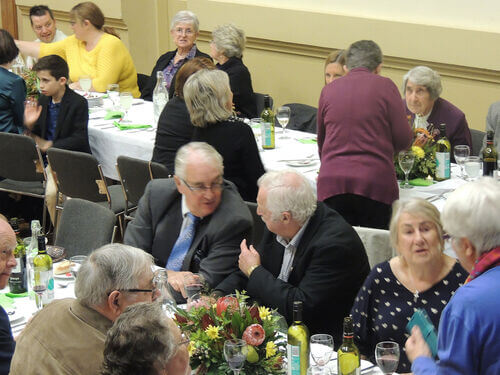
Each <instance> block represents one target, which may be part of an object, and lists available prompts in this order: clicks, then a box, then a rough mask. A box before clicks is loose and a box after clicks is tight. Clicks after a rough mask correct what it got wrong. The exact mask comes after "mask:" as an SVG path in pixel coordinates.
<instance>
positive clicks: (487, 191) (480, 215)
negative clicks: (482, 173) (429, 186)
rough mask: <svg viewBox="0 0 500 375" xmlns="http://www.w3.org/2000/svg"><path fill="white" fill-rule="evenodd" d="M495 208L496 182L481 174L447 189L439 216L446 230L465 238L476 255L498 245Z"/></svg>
mask: <svg viewBox="0 0 500 375" xmlns="http://www.w3.org/2000/svg"><path fill="white" fill-rule="evenodd" d="M499 212H500V183H499V182H498V181H495V180H494V179H493V178H491V177H484V178H481V179H479V180H477V181H474V182H470V183H467V184H465V185H462V186H460V187H459V188H458V189H457V190H455V191H454V192H453V193H451V194H450V196H449V197H448V199H447V200H446V204H445V206H444V209H443V214H442V215H441V216H442V220H443V224H444V229H445V230H446V232H447V233H448V234H449V235H450V236H452V237H455V238H467V239H468V240H469V241H470V242H471V243H472V244H473V245H474V247H475V248H476V252H477V255H478V256H479V255H481V254H482V253H485V252H487V251H490V250H491V249H494V248H495V247H498V246H500V220H499V219H498V213H499Z"/></svg>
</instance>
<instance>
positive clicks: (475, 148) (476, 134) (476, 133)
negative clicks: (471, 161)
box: [470, 129, 486, 156]
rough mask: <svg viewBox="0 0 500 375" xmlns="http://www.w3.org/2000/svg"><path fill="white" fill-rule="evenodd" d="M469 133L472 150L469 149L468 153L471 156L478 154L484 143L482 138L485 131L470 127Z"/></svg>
mask: <svg viewBox="0 0 500 375" xmlns="http://www.w3.org/2000/svg"><path fill="white" fill-rule="evenodd" d="M470 135H471V138H472V150H470V151H471V152H470V154H471V155H473V156H479V153H480V152H481V149H482V148H483V144H484V143H485V142H484V139H485V135H486V133H485V132H482V131H481V130H476V129H471V130H470ZM483 142H484V143H483Z"/></svg>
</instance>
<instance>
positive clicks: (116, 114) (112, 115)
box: [104, 111, 123, 120]
mask: <svg viewBox="0 0 500 375" xmlns="http://www.w3.org/2000/svg"><path fill="white" fill-rule="evenodd" d="M122 117H123V112H120V111H108V112H107V113H106V115H105V116H104V120H111V119H114V118H122Z"/></svg>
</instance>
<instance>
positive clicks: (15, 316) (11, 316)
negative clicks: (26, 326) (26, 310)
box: [5, 308, 24, 325]
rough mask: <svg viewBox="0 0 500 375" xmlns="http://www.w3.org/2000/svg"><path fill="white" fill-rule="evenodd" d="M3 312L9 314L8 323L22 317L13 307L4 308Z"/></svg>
mask: <svg viewBox="0 0 500 375" xmlns="http://www.w3.org/2000/svg"><path fill="white" fill-rule="evenodd" d="M5 312H6V313H7V315H8V316H9V320H10V324H11V325H12V324H16V323H19V322H21V321H22V320H23V319H24V316H23V315H22V314H21V313H19V312H18V311H17V310H15V309H13V308H6V309H5Z"/></svg>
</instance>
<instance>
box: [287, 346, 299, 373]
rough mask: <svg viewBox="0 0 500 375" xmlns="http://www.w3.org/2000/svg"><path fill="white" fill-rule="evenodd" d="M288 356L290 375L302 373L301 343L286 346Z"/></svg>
mask: <svg viewBox="0 0 500 375" xmlns="http://www.w3.org/2000/svg"><path fill="white" fill-rule="evenodd" d="M286 351H287V358H288V375H300V345H290V344H288V345H287V347H286Z"/></svg>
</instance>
